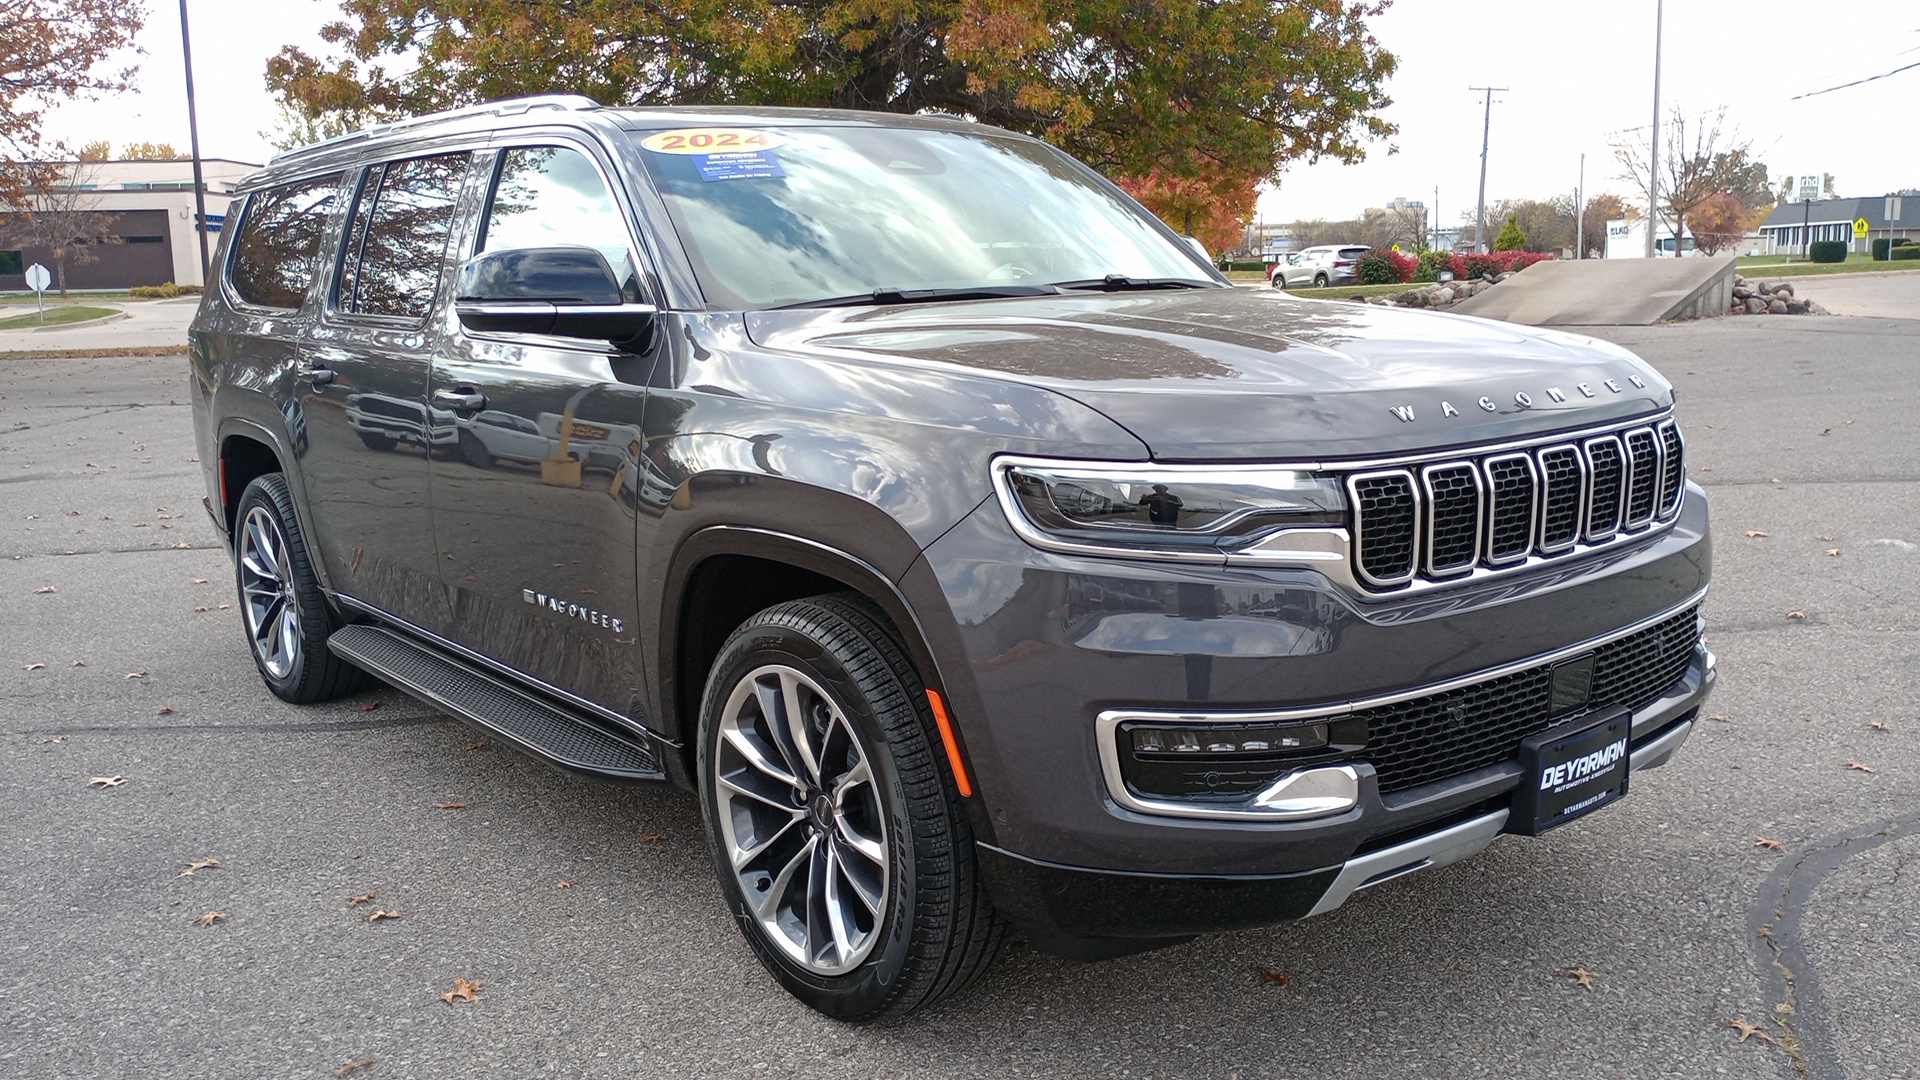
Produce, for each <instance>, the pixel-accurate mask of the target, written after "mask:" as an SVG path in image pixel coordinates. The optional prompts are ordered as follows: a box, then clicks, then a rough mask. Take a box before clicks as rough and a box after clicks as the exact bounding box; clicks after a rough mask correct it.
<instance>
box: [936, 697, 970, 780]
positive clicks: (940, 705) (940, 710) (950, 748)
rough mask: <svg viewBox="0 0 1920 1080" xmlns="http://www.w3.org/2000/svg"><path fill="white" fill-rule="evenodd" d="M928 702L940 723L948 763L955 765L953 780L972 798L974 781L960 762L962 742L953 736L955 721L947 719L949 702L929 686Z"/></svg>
mask: <svg viewBox="0 0 1920 1080" xmlns="http://www.w3.org/2000/svg"><path fill="white" fill-rule="evenodd" d="M927 704H928V705H930V706H932V707H933V722H934V723H935V724H938V725H940V741H941V742H942V743H944V744H945V745H946V747H947V764H949V765H952V766H953V782H954V784H955V785H956V786H957V787H959V789H960V794H961V795H963V796H966V797H969V798H971V797H972V796H973V781H971V780H969V779H967V767H966V766H965V765H963V764H961V762H960V743H959V742H958V741H957V740H955V739H954V737H953V721H951V720H949V719H947V703H946V702H944V701H942V700H940V691H938V690H935V689H933V688H932V687H928V688H927Z"/></svg>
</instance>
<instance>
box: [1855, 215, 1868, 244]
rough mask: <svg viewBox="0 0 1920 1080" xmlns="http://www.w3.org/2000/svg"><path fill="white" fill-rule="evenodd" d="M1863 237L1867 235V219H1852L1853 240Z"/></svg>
mask: <svg viewBox="0 0 1920 1080" xmlns="http://www.w3.org/2000/svg"><path fill="white" fill-rule="evenodd" d="M1865 235H1867V219H1866V218H1863V217H1857V218H1854V219H1853V238H1854V239H1855V240H1858V239H1860V238H1861V237H1863V236H1865Z"/></svg>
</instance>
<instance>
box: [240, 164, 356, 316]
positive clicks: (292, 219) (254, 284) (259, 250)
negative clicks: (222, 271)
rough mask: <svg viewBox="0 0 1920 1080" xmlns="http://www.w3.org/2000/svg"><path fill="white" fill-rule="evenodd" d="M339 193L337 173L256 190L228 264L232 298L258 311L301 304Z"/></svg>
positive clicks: (296, 306) (292, 307)
mask: <svg viewBox="0 0 1920 1080" xmlns="http://www.w3.org/2000/svg"><path fill="white" fill-rule="evenodd" d="M339 189H340V177H339V175H338V174H335V175H333V176H322V177H317V178H315V179H312V180H302V181H300V182H299V183H297V184H285V185H282V186H280V187H277V188H269V189H267V190H266V191H258V192H255V193H254V194H253V197H252V198H249V199H248V200H247V208H246V216H245V218H244V219H243V220H242V221H241V222H240V232H239V233H238V234H237V235H235V237H234V240H233V256H232V258H231V259H230V260H228V262H227V283H228V284H229V285H231V286H232V287H233V291H234V294H235V295H237V296H239V297H240V299H241V300H243V301H245V302H246V303H249V304H255V305H258V306H260V307H270V308H284V309H289V310H291V309H295V308H298V307H299V306H300V302H301V301H302V300H303V299H305V297H306V295H307V286H308V285H309V284H311V283H312V281H313V261H314V257H315V256H316V255H318V254H319V252H320V240H321V237H322V236H324V235H325V233H326V229H327V212H328V211H329V210H331V209H332V208H333V200H334V196H335V194H336V193H337V192H338V191H339Z"/></svg>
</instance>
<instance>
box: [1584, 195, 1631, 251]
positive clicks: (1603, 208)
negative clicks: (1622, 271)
mask: <svg viewBox="0 0 1920 1080" xmlns="http://www.w3.org/2000/svg"><path fill="white" fill-rule="evenodd" d="M1639 219H1640V211H1639V210H1637V209H1635V208H1634V207H1631V206H1628V205H1627V202H1626V200H1625V199H1622V198H1621V197H1620V196H1618V195H1615V194H1614V193H1612V192H1610V191H1608V192H1602V193H1601V194H1599V195H1595V196H1594V197H1593V198H1591V199H1588V200H1587V207H1586V209H1585V210H1584V211H1582V212H1581V214H1580V232H1581V237H1580V242H1581V244H1582V245H1583V246H1584V247H1585V248H1586V249H1587V250H1586V252H1585V254H1586V255H1587V256H1589V257H1591V256H1595V255H1599V256H1604V255H1606V253H1607V222H1609V221H1622V220H1625V221H1638V220H1639Z"/></svg>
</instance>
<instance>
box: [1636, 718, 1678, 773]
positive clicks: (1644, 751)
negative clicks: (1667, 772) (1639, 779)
mask: <svg viewBox="0 0 1920 1080" xmlns="http://www.w3.org/2000/svg"><path fill="white" fill-rule="evenodd" d="M1691 734H1693V721H1691V720H1688V721H1686V722H1684V723H1682V724H1680V725H1679V726H1678V727H1676V728H1674V729H1673V730H1672V731H1669V732H1667V733H1666V734H1665V735H1662V736H1660V737H1659V738H1657V739H1655V740H1653V741H1652V742H1650V743H1648V744H1647V745H1645V746H1642V747H1640V748H1639V749H1637V750H1635V751H1634V752H1633V753H1632V755H1630V756H1629V757H1628V758H1627V771H1628V772H1630V773H1637V772H1639V771H1640V770H1642V769H1657V768H1659V767H1660V766H1662V765H1665V764H1666V763H1667V762H1668V761H1671V760H1672V759H1673V754H1674V751H1676V750H1678V749H1680V747H1681V746H1682V745H1684V744H1685V743H1686V741H1687V736H1689V735H1691Z"/></svg>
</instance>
